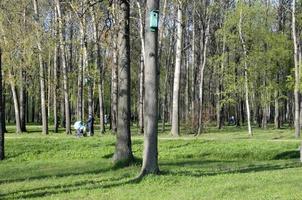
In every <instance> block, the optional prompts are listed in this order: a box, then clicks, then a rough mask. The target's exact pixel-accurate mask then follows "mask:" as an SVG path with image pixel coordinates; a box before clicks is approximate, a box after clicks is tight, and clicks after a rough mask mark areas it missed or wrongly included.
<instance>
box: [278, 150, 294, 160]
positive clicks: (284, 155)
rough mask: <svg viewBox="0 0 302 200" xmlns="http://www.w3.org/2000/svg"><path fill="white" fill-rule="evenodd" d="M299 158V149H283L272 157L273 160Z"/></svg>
mask: <svg viewBox="0 0 302 200" xmlns="http://www.w3.org/2000/svg"><path fill="white" fill-rule="evenodd" d="M293 158H300V151H298V150H297V151H285V152H282V153H280V154H278V155H276V156H275V157H274V160H285V159H293Z"/></svg>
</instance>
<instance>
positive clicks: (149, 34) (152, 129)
mask: <svg viewBox="0 0 302 200" xmlns="http://www.w3.org/2000/svg"><path fill="white" fill-rule="evenodd" d="M151 10H159V0H147V11H148V13H149V12H150V11H151ZM149 24H150V16H149V15H146V29H145V41H146V46H145V47H146V48H145V50H146V55H148V56H146V59H145V61H146V62H145V88H146V91H145V105H144V107H145V117H144V123H145V137H144V155H143V166H142V170H141V175H145V174H158V173H159V167H158V149H157V146H158V138H157V137H158V136H157V129H158V87H159V84H158V76H157V75H158V74H159V73H158V71H159V69H158V61H157V59H158V30H155V31H151V30H150V29H149V27H148V26H149Z"/></svg>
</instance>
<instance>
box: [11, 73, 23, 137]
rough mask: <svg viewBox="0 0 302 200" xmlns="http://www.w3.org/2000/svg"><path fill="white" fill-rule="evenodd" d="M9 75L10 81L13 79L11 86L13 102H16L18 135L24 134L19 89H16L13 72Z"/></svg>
mask: <svg viewBox="0 0 302 200" xmlns="http://www.w3.org/2000/svg"><path fill="white" fill-rule="evenodd" d="M9 73H10V79H11V81H10V85H11V90H12V94H13V101H14V108H15V120H16V133H22V129H21V120H20V110H19V108H20V107H19V101H18V94H17V88H16V85H15V82H14V78H13V75H12V72H9Z"/></svg>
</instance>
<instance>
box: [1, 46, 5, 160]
mask: <svg viewBox="0 0 302 200" xmlns="http://www.w3.org/2000/svg"><path fill="white" fill-rule="evenodd" d="M2 86H3V83H2V49H1V47H0V160H3V159H4V157H5V154H4V129H3V127H4V126H3V123H5V122H4V120H3V119H4V107H3V104H4V103H5V102H3V89H2Z"/></svg>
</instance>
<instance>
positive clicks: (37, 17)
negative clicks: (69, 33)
mask: <svg viewBox="0 0 302 200" xmlns="http://www.w3.org/2000/svg"><path fill="white" fill-rule="evenodd" d="M33 5H34V11H35V21H36V25H37V26H38V27H39V20H40V15H39V8H38V2H37V0H33ZM38 27H37V30H36V35H37V38H38V39H37V47H38V60H39V76H40V93H41V114H42V133H43V134H48V115H47V104H46V85H45V75H44V74H45V73H44V65H43V57H42V46H41V42H40V33H39V31H38Z"/></svg>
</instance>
